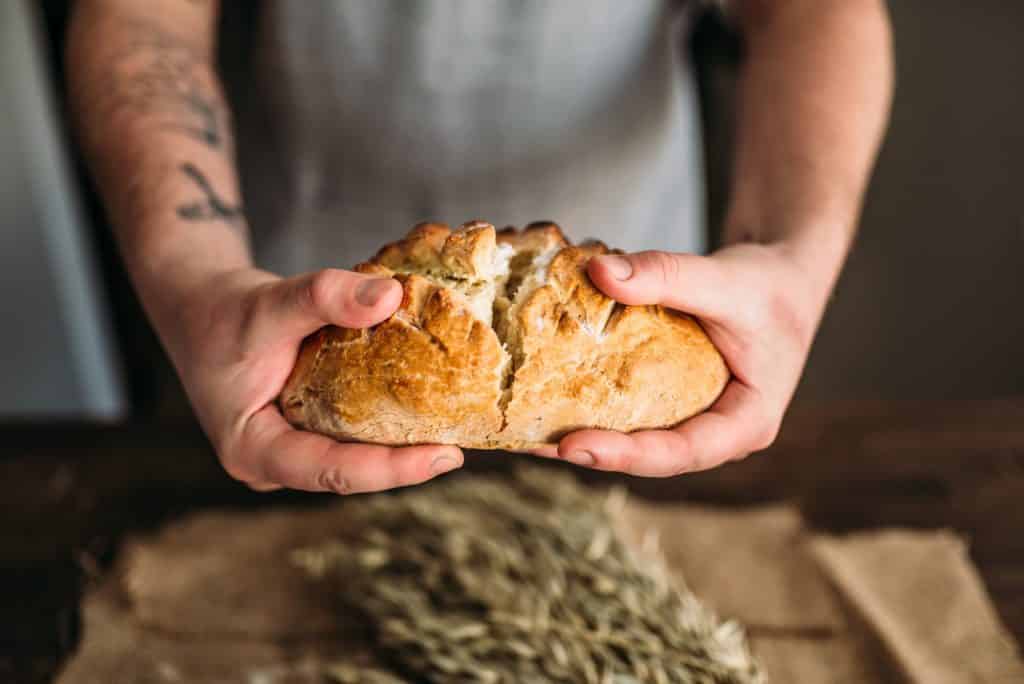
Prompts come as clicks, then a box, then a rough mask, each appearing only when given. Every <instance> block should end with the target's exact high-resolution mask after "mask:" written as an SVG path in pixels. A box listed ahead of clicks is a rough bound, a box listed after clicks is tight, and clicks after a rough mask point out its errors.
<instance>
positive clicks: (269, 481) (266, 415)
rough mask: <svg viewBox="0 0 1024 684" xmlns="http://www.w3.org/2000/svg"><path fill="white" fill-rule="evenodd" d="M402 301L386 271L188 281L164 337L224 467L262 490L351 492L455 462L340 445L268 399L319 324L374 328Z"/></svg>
mask: <svg viewBox="0 0 1024 684" xmlns="http://www.w3.org/2000/svg"><path fill="white" fill-rule="evenodd" d="M401 300H402V288H401V286H400V285H399V284H398V282H397V281H395V280H393V279H391V278H374V277H370V276H365V275H361V274H358V273H352V272H350V271H341V270H334V269H328V270H323V271H318V272H316V273H310V274H307V275H302V276H297V277H294V278H289V279H282V278H280V277H278V276H275V275H273V274H271V273H267V272H265V271H259V270H256V269H244V270H240V271H232V272H229V273H225V274H221V275H219V276H217V277H216V278H213V279H212V280H210V281H207V282H206V283H204V284H203V286H202V287H199V288H195V289H194V290H193V291H192V293H191V294H190V295H188V296H187V297H186V303H185V305H184V306H183V307H182V309H181V311H180V314H181V316H182V317H183V320H182V321H181V323H182V324H183V325H182V326H181V327H179V328H177V331H178V332H180V333H181V334H180V337H177V338H175V339H173V340H172V339H165V343H166V344H167V346H168V349H169V351H170V354H171V357H172V359H173V361H174V363H175V366H176V367H177V369H178V373H179V375H180V377H181V379H182V382H183V383H184V385H185V389H186V391H187V392H188V395H189V399H190V400H191V402H192V406H193V408H194V409H195V412H196V414H197V416H198V418H199V421H200V422H201V423H202V426H203V429H204V430H205V431H206V434H207V435H208V436H209V438H210V439H211V441H212V442H213V445H214V447H215V448H216V450H217V455H218V457H219V458H220V461H221V464H222V465H223V466H224V469H225V470H227V472H228V473H229V474H230V475H231V476H232V477H234V478H236V479H238V480H241V481H242V482H245V483H246V484H248V485H249V486H250V487H252V488H253V489H256V490H260V491H268V490H272V489H280V488H282V487H287V488H291V489H301V490H306V491H333V492H337V493H339V494H348V493H355V492H371V491H378V490H382V489H390V488H392V487H400V486H404V485H411V484H417V483H420V482H423V481H425V480H429V479H430V478H432V477H434V476H435V475H439V474H441V473H444V472H447V471H449V470H453V469H455V468H458V467H460V466H461V465H462V462H463V456H462V452H461V450H459V448H458V447H454V446H440V445H423V446H410V447H402V448H396V447H388V446H379V445H369V444H358V443H340V442H336V441H334V440H332V439H329V438H327V437H324V436H321V435H316V434H313V433H310V432H305V431H301V430H296V429H294V428H292V426H291V425H289V424H288V423H287V422H286V421H285V419H284V418H283V417H282V415H281V413H280V411H279V410H278V408H277V406H276V404H275V399H276V398H277V396H278V394H279V393H280V392H281V389H282V388H283V387H284V384H285V381H286V380H287V379H288V376H289V374H290V373H291V371H292V367H293V366H294V365H295V360H296V358H297V356H298V351H299V346H300V344H301V343H302V340H303V338H304V337H306V336H307V335H310V334H311V333H313V332H315V331H316V330H318V329H320V328H321V327H323V326H325V325H337V326H342V327H347V328H366V327H369V326H371V325H375V324H377V323H379V322H381V321H383V320H384V319H386V318H387V317H388V316H390V315H391V314H392V313H394V311H395V310H396V309H397V308H398V306H399V304H400V303H401ZM165 337H166V336H165Z"/></svg>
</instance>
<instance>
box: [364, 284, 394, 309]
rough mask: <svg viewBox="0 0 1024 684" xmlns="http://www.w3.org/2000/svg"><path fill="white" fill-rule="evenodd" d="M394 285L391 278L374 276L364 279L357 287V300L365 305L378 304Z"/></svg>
mask: <svg viewBox="0 0 1024 684" xmlns="http://www.w3.org/2000/svg"><path fill="white" fill-rule="evenodd" d="M392 287H393V285H392V284H391V278H372V279H370V280H364V281H363V282H362V283H360V284H359V286H358V287H357V288H356V301H357V302H359V303H360V304H362V305H363V306H376V305H377V302H379V301H380V299H381V297H383V296H384V295H386V294H387V293H388V290H390V289H391V288H392Z"/></svg>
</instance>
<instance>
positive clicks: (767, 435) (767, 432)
mask: <svg viewBox="0 0 1024 684" xmlns="http://www.w3.org/2000/svg"><path fill="white" fill-rule="evenodd" d="M778 436H779V421H777V420H772V421H767V422H764V423H762V424H761V427H760V428H759V429H758V430H757V431H756V432H755V433H754V440H753V444H752V447H753V449H752V450H753V451H760V450H761V449H767V448H768V447H770V446H771V445H772V444H774V443H775V440H776V439H777V438H778Z"/></svg>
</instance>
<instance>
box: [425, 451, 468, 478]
mask: <svg viewBox="0 0 1024 684" xmlns="http://www.w3.org/2000/svg"><path fill="white" fill-rule="evenodd" d="M460 465H462V464H461V463H460V462H459V459H457V458H454V457H452V456H438V457H437V458H435V459H434V462H433V463H431V464H430V474H431V475H440V474H442V473H447V472H448V471H450V470H455V469H456V468H458V467H459V466H460Z"/></svg>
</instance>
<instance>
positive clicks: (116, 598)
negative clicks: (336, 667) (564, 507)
mask: <svg viewBox="0 0 1024 684" xmlns="http://www.w3.org/2000/svg"><path fill="white" fill-rule="evenodd" d="M353 503H354V502H353ZM346 505H351V503H350V502H349V501H345V502H341V503H339V504H338V505H334V506H331V507H329V508H326V509H323V510H315V511H294V510H271V511H268V512H263V513H252V512H247V513H239V512H212V513H202V514H198V515H194V516H192V517H190V518H187V519H185V520H182V521H180V522H178V523H176V524H173V525H170V526H169V527H167V528H166V529H164V530H163V531H161V532H160V533H158V534H156V535H155V536H152V537H150V538H145V539H136V540H131V541H129V542H128V543H127V544H126V545H125V547H124V549H123V553H122V554H121V561H120V563H119V567H118V570H117V572H115V573H112V575H111V576H110V577H108V578H107V579H105V580H104V581H103V582H101V583H100V584H99V585H97V586H96V587H95V588H94V589H93V590H92V591H91V592H90V593H89V594H88V595H87V596H86V598H85V601H84V613H83V614H84V618H83V620H84V625H83V628H84V636H83V641H82V644H81V646H80V648H79V650H78V652H77V654H76V655H75V656H74V657H73V658H72V659H71V660H70V662H69V663H68V664H67V666H66V667H65V669H64V671H63V673H62V675H61V676H60V677H59V679H58V681H59V682H60V684H86V683H89V684H92V683H96V684H112V683H114V684H119V683H126V684H135V683H150V682H152V683H154V684H156V683H160V684H167V683H173V682H188V683H190V684H213V683H215V682H216V683H218V684H219V683H221V682H245V683H247V684H285V683H292V682H296V683H298V682H322V681H323V679H322V678H321V676H320V674H319V663H322V662H324V661H327V660H330V659H332V658H335V657H338V656H345V657H346V658H351V657H353V656H355V657H358V658H363V657H364V658H365V661H366V662H367V663H371V662H372V655H370V653H369V651H368V649H367V647H366V635H365V626H364V625H361V624H359V623H358V621H357V620H356V619H355V618H354V617H349V616H346V615H339V614H338V611H337V608H336V607H335V606H334V604H332V602H331V601H329V600H326V599H325V597H324V595H323V593H322V589H321V588H319V587H317V585H315V584H314V583H311V582H310V580H309V579H308V578H307V577H306V576H305V575H304V574H303V573H302V571H300V570H299V569H298V568H296V567H294V566H293V565H292V564H291V563H290V562H289V561H288V552H289V551H290V550H292V549H296V548H300V547H304V546H309V545H311V544H316V543H317V542H320V541H323V540H324V539H327V538H329V537H331V536H332V535H333V534H335V533H336V532H337V531H338V529H339V528H341V527H343V526H344V525H345V524H346V523H345V519H346V517H345V506H346ZM626 519H627V523H628V525H629V527H630V528H631V529H632V530H635V531H637V534H638V535H639V531H641V530H646V531H648V533H650V532H651V531H653V533H654V534H656V535H657V536H658V538H659V539H660V545H661V548H662V550H663V552H664V553H665V555H666V557H667V559H668V561H669V565H670V568H671V570H672V572H673V573H678V575H679V576H680V577H685V578H686V582H687V583H688V585H689V586H690V588H691V589H692V590H693V592H694V593H695V594H696V595H697V596H699V597H701V598H702V599H703V600H704V602H705V603H707V604H708V605H710V606H711V607H713V608H715V609H716V610H717V612H718V613H719V614H720V615H722V616H723V617H730V618H736V619H738V620H739V621H740V622H741V623H743V624H744V625H746V627H747V631H748V634H749V635H750V637H751V640H752V643H753V647H754V651H755V653H756V655H757V656H758V658H759V659H760V660H761V662H762V664H763V666H764V669H765V670H766V672H767V674H768V677H769V681H772V682H776V683H788V682H810V683H815V684H818V683H820V684H829V683H831V682H835V683H837V684H838V683H840V682H841V683H843V684H857V683H859V682H865V683H866V682H871V683H876V682H890V681H893V682H899V681H911V682H921V683H922V684H925V683H926V684H945V683H947V682H985V683H986V684H988V683H991V682H1024V665H1022V663H1021V660H1020V658H1019V655H1018V653H1017V651H1016V647H1015V646H1014V644H1013V643H1012V641H1011V640H1010V638H1009V637H1008V635H1007V634H1006V632H1005V631H1004V629H1003V627H1002V626H1001V625H1000V623H999V620H998V618H997V616H996V613H995V611H994V610H993V607H992V605H991V603H990V601H989V599H988V597H987V595H986V593H985V591H984V589H983V587H982V584H981V582H980V580H979V578H978V576H977V574H976V572H975V570H974V568H973V566H972V565H971V563H970V561H969V559H968V557H967V554H966V550H965V544H964V542H963V540H961V539H960V538H958V537H957V536H955V535H954V534H951V533H948V532H912V531H903V530H892V531H884V532H879V533H873V534H861V535H856V536H851V537H843V538H837V537H829V536H820V535H818V536H815V535H811V534H809V533H808V532H807V530H806V529H805V527H804V525H803V522H802V520H801V518H800V516H799V514H798V513H797V512H796V511H795V510H794V509H792V508H790V507H786V506H772V507H764V508H759V509H745V510H743V511H736V510H727V509H722V510H716V509H711V508H705V507H698V506H692V505H671V506H664V505H652V504H647V503H641V502H638V501H631V502H629V503H628V505H627V508H626ZM648 537H649V534H648ZM637 538H639V536H638V537H637Z"/></svg>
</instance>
